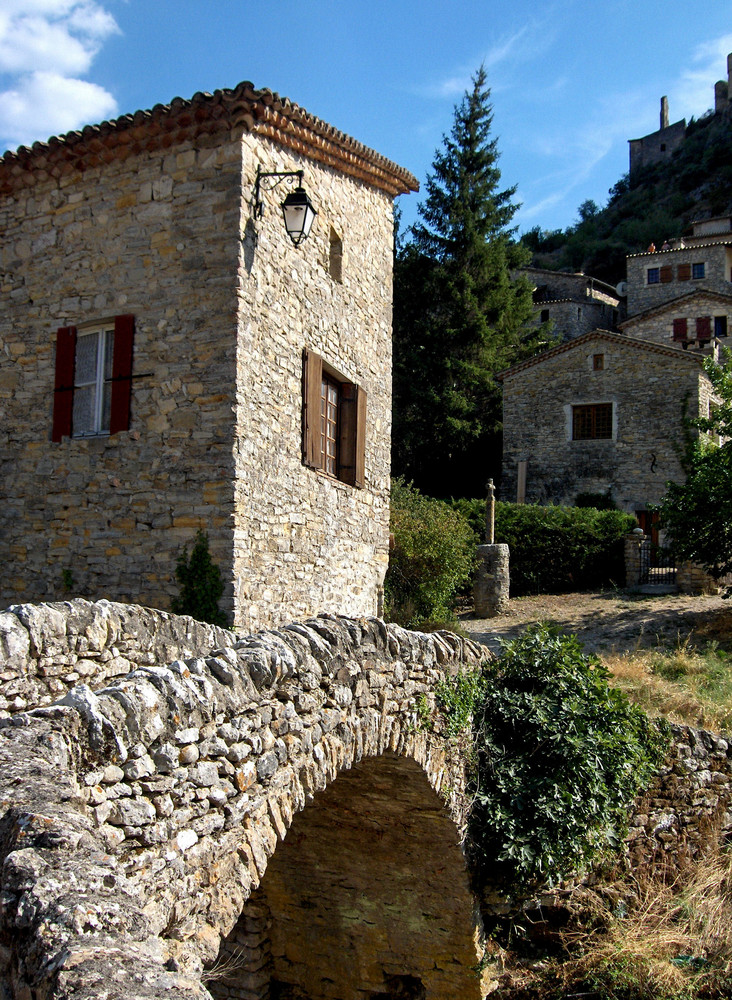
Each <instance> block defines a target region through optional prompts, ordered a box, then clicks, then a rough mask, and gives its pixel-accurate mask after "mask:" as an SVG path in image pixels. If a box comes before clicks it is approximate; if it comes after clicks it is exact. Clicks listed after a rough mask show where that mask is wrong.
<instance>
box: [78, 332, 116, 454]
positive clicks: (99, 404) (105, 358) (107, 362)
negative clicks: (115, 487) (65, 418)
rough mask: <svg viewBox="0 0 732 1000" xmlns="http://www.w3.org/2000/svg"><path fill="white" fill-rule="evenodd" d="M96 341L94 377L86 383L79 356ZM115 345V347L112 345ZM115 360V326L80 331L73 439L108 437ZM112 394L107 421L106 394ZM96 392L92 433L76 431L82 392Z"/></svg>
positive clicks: (89, 431)
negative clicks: (85, 346) (82, 375)
mask: <svg viewBox="0 0 732 1000" xmlns="http://www.w3.org/2000/svg"><path fill="white" fill-rule="evenodd" d="M92 337H93V338H94V339H95V341H96V343H95V347H94V355H95V356H94V376H93V378H85V379H84V380H83V381H82V379H81V377H80V375H79V364H78V361H79V353H80V350H81V346H82V343H83V342H84V341H88V340H91V338H92ZM110 342H111V343H110ZM113 357H114V324H113V323H111V324H108V323H105V324H102V325H101V326H99V327H98V328H95V329H87V330H83V331H78V332H77V336H76V351H75V356H74V361H75V364H74V401H73V409H72V418H71V437H73V438H89V437H107V436H108V435H109V426H110V423H111V419H112V399H111V396H112V386H113V385H114V383H113V382H112V359H113ZM107 388H108V391H109V412H108V413H107V414H106V419H105V410H106V406H105V396H106V392H105V390H106V389H107ZM88 389H92V392H93V405H92V407H91V409H92V411H93V412H92V414H91V421H90V424H91V426H90V429H89V430H84V431H80V430H78V429H77V428H76V427H75V424H76V423H77V420H76V413H77V409H76V407H77V403H78V402H79V396H80V395H81V391H82V390H88Z"/></svg>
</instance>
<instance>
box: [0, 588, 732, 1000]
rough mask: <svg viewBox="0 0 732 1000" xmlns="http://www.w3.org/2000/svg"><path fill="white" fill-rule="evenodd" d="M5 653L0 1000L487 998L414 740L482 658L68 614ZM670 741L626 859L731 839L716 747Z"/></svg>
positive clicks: (457, 813) (2, 626) (22, 630)
mask: <svg viewBox="0 0 732 1000" xmlns="http://www.w3.org/2000/svg"><path fill="white" fill-rule="evenodd" d="M0 655H1V656H2V658H3V665H2V666H3V669H2V671H0V698H2V699H4V701H2V702H0V704H2V705H3V706H4V707H3V709H2V711H3V714H4V715H5V716H7V717H6V718H5V719H3V720H0V726H1V727H2V728H0V794H1V795H2V810H0V864H2V870H1V873H0V979H2V986H3V994H2V996H3V997H13V998H17V1000H50V998H58V1000H60V998H74V1000H77V998H78V1000H80V998H91V997H94V998H104V1000H123V998H124V1000H132V998H136V1000H137V998H161V1000H162V998H163V997H165V998H167V1000H178V998H181V1000H183V998H186V1000H187V998H203V997H209V996H213V997H214V998H237V1000H267V998H271V1000H276V998H283V1000H285V998H293V1000H294V998H300V997H307V998H313V1000H315V998H339V1000H345V998H351V997H362V998H364V1000H387V998H389V997H402V998H405V1000H407V998H409V997H415V998H417V997H426V998H448V997H450V998H453V1000H454V998H456V997H460V998H469V997H475V998H479V997H480V996H481V995H482V993H483V992H484V986H483V984H482V983H481V979H480V977H479V975H478V973H477V966H478V964H479V959H480V956H481V951H482V949H481V945H482V939H481V935H482V929H481V928H482V925H481V916H480V906H479V901H480V902H484V898H485V893H484V891H483V888H482V887H481V886H480V885H476V884H475V880H472V882H471V878H470V872H469V870H468V864H467V861H466V857H465V855H464V853H463V849H462V844H463V840H464V833H465V824H466V818H467V811H468V803H467V801H466V796H465V791H464V790H465V774H464V772H463V766H462V763H461V757H460V755H459V754H458V752H457V750H456V749H455V746H454V743H453V742H452V741H450V740H449V739H447V738H446V737H445V736H444V735H442V734H441V733H440V731H439V718H438V719H437V723H436V725H435V724H434V719H433V724H432V725H430V727H429V728H425V727H424V726H423V725H422V720H423V719H424V717H425V715H426V714H429V711H430V709H431V707H432V706H433V705H434V692H435V687H436V684H437V682H438V681H439V680H440V679H441V678H443V677H444V676H445V675H446V674H451V673H454V672H456V671H457V670H459V669H462V668H465V667H469V666H472V665H474V664H476V663H478V662H479V661H480V659H481V658H482V656H484V655H485V650H484V649H483V648H482V647H479V646H477V645H476V644H474V643H472V642H469V641H467V640H464V639H461V638H460V637H458V636H455V635H452V634H450V633H444V632H443V633H436V634H432V635H424V634H421V633H415V632H407V631H405V630H404V629H401V628H399V627H398V626H395V625H385V624H384V623H383V622H381V621H379V620H378V619H347V618H335V617H332V616H322V617H318V618H316V619H313V620H311V621H308V622H305V623H301V624H291V625H288V626H285V627H283V628H280V629H276V630H273V631H270V632H265V633H261V634H259V635H256V636H249V637H243V638H242V637H238V636H236V635H234V634H233V633H230V632H227V631H225V630H222V629H216V628H213V627H210V626H203V625H200V624H198V623H195V622H192V621H191V620H190V619H186V618H175V617H174V616H170V615H165V614H163V613H160V612H152V611H149V610H146V609H141V608H131V607H127V606H123V605H115V604H111V603H108V602H104V601H101V602H99V603H97V604H89V603H87V602H84V601H79V600H77V601H72V602H67V603H63V604H53V605H40V606H37V607H36V606H28V605H23V606H16V607H14V608H12V609H10V611H8V612H5V613H4V614H0ZM80 680H85V681H86V683H82V684H80V683H79V681H80ZM105 684H106V685H107V686H104V685H105ZM93 688H96V690H93ZM33 706H38V707H33ZM674 735H675V741H674V747H673V748H672V753H671V755H670V757H669V761H668V765H667V766H666V767H665V768H664V769H663V772H662V773H661V774H659V776H658V779H657V781H656V782H655V784H654V786H653V787H652V788H651V789H649V790H648V791H647V793H646V794H645V795H644V796H643V797H642V798H641V800H639V803H638V805H637V809H636V815H635V818H634V825H633V830H632V834H631V838H630V839H631V842H630V850H631V852H632V855H633V857H634V860H636V861H638V860H641V859H642V858H643V857H652V856H653V855H654V854H658V853H659V852H660V853H662V854H664V856H666V857H668V856H669V853H670V852H672V851H674V850H676V849H678V848H679V846H683V849H684V850H685V851H687V852H688V853H694V852H695V851H696V850H698V849H699V848H700V846H702V844H703V842H704V839H705V837H708V834H709V831H710V830H711V831H713V833H714V836H715V837H716V836H718V835H719V833H720V831H721V832H724V831H726V830H727V829H728V828H729V827H730V825H731V824H732V817H730V815H729V812H728V808H727V803H728V801H729V790H730V774H731V773H732V764H731V762H730V757H729V752H728V747H727V743H726V742H725V741H723V740H721V739H719V738H717V737H713V736H711V734H704V733H698V732H695V731H692V730H687V729H682V728H680V727H679V728H678V729H677V730H676V731H675V734H674Z"/></svg>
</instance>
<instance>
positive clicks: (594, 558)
mask: <svg viewBox="0 0 732 1000" xmlns="http://www.w3.org/2000/svg"><path fill="white" fill-rule="evenodd" d="M452 505H453V506H454V508H455V509H456V510H458V511H460V513H462V514H463V516H464V517H465V518H466V519H467V520H468V522H469V523H470V525H471V527H472V528H473V531H474V532H475V534H476V539H477V541H478V543H479V544H480V543H482V542H483V538H484V534H485V500H453V501H452ZM635 526H636V522H635V518H634V517H633V516H632V515H631V514H624V513H623V512H622V511H619V510H597V509H596V508H594V507H540V506H538V505H535V504H515V503H504V502H498V503H496V527H495V537H496V541H497V542H504V543H505V544H507V545H508V547H509V549H510V572H511V594H512V596H514V597H519V596H521V595H522V594H557V593H561V592H562V591H568V590H590V589H592V588H595V587H603V586H607V585H608V584H610V583H615V584H618V585H619V584H621V583H622V582H623V581H624V579H625V562H624V551H623V536H624V535H625V534H626V533H627V532H628V531H631V530H632V529H633V528H634V527H635Z"/></svg>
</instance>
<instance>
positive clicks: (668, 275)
mask: <svg viewBox="0 0 732 1000" xmlns="http://www.w3.org/2000/svg"><path fill="white" fill-rule="evenodd" d="M673 280H674V270H673V268H672V267H671V265H670V264H664V266H663V267H662V268H661V284H663V285H666V284H668V282H669V281H673Z"/></svg>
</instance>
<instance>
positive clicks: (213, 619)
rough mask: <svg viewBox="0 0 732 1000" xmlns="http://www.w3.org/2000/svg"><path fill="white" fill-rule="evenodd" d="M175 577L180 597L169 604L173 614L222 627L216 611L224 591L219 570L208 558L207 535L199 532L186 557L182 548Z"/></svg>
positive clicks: (220, 614)
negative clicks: (188, 616)
mask: <svg viewBox="0 0 732 1000" xmlns="http://www.w3.org/2000/svg"><path fill="white" fill-rule="evenodd" d="M175 577H176V580H177V581H178V583H179V585H180V595H179V596H178V597H174V598H173V600H172V601H171V605H170V606H171V608H172V610H173V612H174V613H175V614H176V615H190V616H191V618H195V619H196V621H199V622H208V623H209V624H210V625H222V626H224V627H225V626H226V625H227V621H226V615H225V614H224V613H223V611H221V610H220V609H219V606H218V604H219V599H220V597H221V595H222V594H223V592H224V584H223V582H222V580H221V571H220V570H219V568H218V566H216V565H215V563H214V562H213V561H212V559H211V554H210V552H209V550H208V535H206V534H204V532H203V531H201V530H200V529H199V531H198V534H197V535H196V541H195V542H194V544H193V549H192V551H191V555H190V558H189V557H188V550H187V549H184V550H183V554H182V555H181V556H179V558H178V562H177V565H176V569H175Z"/></svg>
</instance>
